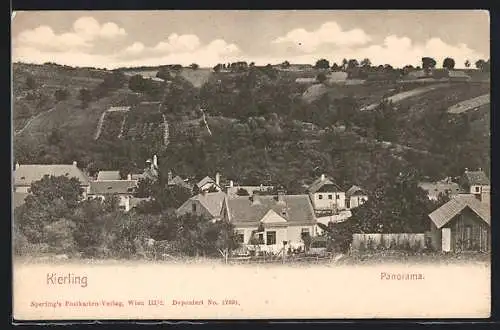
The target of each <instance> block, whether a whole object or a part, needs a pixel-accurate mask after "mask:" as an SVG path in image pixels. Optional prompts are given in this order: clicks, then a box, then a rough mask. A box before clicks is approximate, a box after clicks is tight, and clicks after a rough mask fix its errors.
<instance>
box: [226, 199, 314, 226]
mask: <svg viewBox="0 0 500 330" xmlns="http://www.w3.org/2000/svg"><path fill="white" fill-rule="evenodd" d="M283 198H284V201H285V203H283V204H282V203H278V202H277V200H276V199H275V196H259V197H258V199H259V203H256V204H252V201H251V200H250V198H249V197H248V196H236V197H234V198H231V199H227V207H228V215H229V219H230V221H231V222H234V223H245V224H257V223H258V222H259V221H260V220H261V219H262V217H264V215H266V214H267V213H268V212H269V210H273V211H275V212H276V213H277V214H279V215H282V211H283V209H285V210H286V215H285V216H283V217H284V218H285V219H286V220H287V222H288V224H291V225H293V224H314V223H315V222H316V219H315V217H314V209H313V207H312V205H311V201H310V199H309V196H307V195H285V196H283Z"/></svg>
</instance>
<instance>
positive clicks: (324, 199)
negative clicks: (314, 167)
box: [307, 174, 346, 215]
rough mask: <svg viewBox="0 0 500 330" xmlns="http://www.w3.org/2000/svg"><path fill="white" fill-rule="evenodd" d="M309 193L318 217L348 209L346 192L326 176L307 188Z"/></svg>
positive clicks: (322, 176)
mask: <svg viewBox="0 0 500 330" xmlns="http://www.w3.org/2000/svg"><path fill="white" fill-rule="evenodd" d="M307 193H308V195H309V197H310V199H311V202H312V206H313V208H314V211H315V212H316V214H317V215H321V214H329V213H332V212H333V213H337V212H339V211H340V210H345V209H346V194H345V192H344V191H343V190H342V189H341V188H340V187H339V186H338V185H337V184H335V183H334V182H333V180H331V179H330V178H328V177H327V176H325V175H324V174H321V176H320V177H319V178H318V179H316V180H315V181H314V182H313V183H312V184H311V185H310V186H309V187H308V188H307Z"/></svg>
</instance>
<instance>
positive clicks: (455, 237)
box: [429, 192, 491, 252]
mask: <svg viewBox="0 0 500 330" xmlns="http://www.w3.org/2000/svg"><path fill="white" fill-rule="evenodd" d="M485 194H486V192H483V195H485ZM488 194H489V193H488ZM484 197H485V198H484V199H483V200H479V199H477V198H476V196H474V195H473V194H459V195H456V196H453V197H452V198H451V199H450V200H449V201H448V202H447V203H445V204H444V205H442V206H441V207H439V208H438V209H436V210H435V211H434V212H432V213H431V214H429V218H430V220H431V228H430V233H429V235H430V239H431V243H432V246H433V247H434V249H436V250H438V251H443V252H461V251H482V252H486V251H490V242H491V232H490V224H491V215H490V204H489V202H488V200H489V196H488V197H486V196H484Z"/></svg>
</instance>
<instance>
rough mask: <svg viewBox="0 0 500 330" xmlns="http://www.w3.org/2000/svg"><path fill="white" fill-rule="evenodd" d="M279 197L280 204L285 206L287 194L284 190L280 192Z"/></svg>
mask: <svg viewBox="0 0 500 330" xmlns="http://www.w3.org/2000/svg"><path fill="white" fill-rule="evenodd" d="M277 197H278V198H277V200H278V203H279V204H285V192H284V191H283V190H282V189H280V190H278V194H277Z"/></svg>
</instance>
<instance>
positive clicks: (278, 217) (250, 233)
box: [221, 191, 316, 253]
mask: <svg viewBox="0 0 500 330" xmlns="http://www.w3.org/2000/svg"><path fill="white" fill-rule="evenodd" d="M221 218H222V219H223V220H225V221H228V222H230V223H232V224H233V225H234V227H235V231H236V233H237V239H238V241H239V242H240V243H241V244H242V245H243V246H244V247H246V248H247V249H249V250H257V249H259V250H260V251H268V252H274V253H276V252H279V251H280V250H282V249H283V247H284V246H285V244H286V246H287V247H292V248H297V247H300V246H303V244H304V243H303V240H302V235H304V234H305V233H308V234H309V235H310V236H311V237H312V236H315V235H316V232H315V227H316V218H315V216H314V209H313V207H312V204H311V201H310V199H309V196H307V195H285V194H284V192H282V191H280V192H278V193H277V194H275V195H268V196H261V195H259V194H258V193H254V194H253V195H252V196H236V197H233V198H226V199H224V205H223V208H222V215H221Z"/></svg>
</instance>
